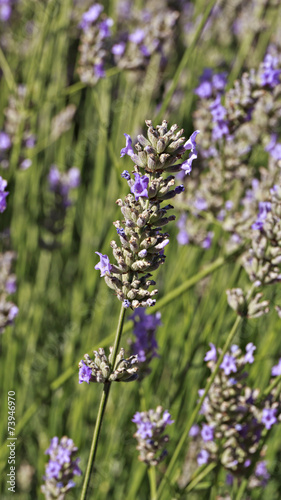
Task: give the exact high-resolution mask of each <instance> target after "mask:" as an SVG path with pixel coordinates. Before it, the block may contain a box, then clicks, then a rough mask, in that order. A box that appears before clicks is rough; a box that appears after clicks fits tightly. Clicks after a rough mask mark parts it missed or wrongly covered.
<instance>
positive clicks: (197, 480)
mask: <svg viewBox="0 0 281 500" xmlns="http://www.w3.org/2000/svg"><path fill="white" fill-rule="evenodd" d="M216 466H217V464H216V462H212V463H210V464H208V465H207V467H205V468H204V469H203V470H201V472H200V473H199V474H197V475H196V476H195V477H194V478H193V479H192V480H191V481H190V482H189V483H188V484H187V485H186V486H185V488H184V490H185V491H186V492H190V491H192V490H193V489H194V488H195V487H196V486H197V484H198V483H200V481H201V480H202V479H204V477H205V476H207V475H208V474H209V472H211V471H212V470H213V469H214V468H215V467H216ZM197 470H198V471H200V469H197Z"/></svg>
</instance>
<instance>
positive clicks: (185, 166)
mask: <svg viewBox="0 0 281 500" xmlns="http://www.w3.org/2000/svg"><path fill="white" fill-rule="evenodd" d="M199 132H200V130H195V131H194V132H193V133H192V134H191V136H190V137H189V139H188V140H187V141H186V142H185V144H184V145H183V149H184V151H188V150H189V149H191V153H190V155H189V158H188V159H187V160H185V161H184V162H183V163H182V164H181V169H182V170H183V171H184V172H185V174H190V172H191V170H192V162H193V160H196V158H197V155H198V153H197V150H196V142H195V139H196V136H197V134H199Z"/></svg>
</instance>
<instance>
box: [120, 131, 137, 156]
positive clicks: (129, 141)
mask: <svg viewBox="0 0 281 500" xmlns="http://www.w3.org/2000/svg"><path fill="white" fill-rule="evenodd" d="M124 136H125V137H126V146H125V148H123V149H121V155H120V158H123V156H125V155H128V156H133V155H134V150H133V147H132V139H131V137H130V136H129V134H124Z"/></svg>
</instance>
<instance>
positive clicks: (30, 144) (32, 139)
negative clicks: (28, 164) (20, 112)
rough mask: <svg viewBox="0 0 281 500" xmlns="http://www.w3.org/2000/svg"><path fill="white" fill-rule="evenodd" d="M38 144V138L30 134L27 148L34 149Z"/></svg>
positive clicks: (27, 139)
mask: <svg viewBox="0 0 281 500" xmlns="http://www.w3.org/2000/svg"><path fill="white" fill-rule="evenodd" d="M35 144H36V137H35V135H33V134H30V135H29V136H28V137H27V138H26V139H25V147H26V148H28V149H32V148H34V146H35Z"/></svg>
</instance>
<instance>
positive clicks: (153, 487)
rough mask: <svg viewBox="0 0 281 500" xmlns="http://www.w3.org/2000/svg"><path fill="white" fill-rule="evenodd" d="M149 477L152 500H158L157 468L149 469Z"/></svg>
mask: <svg viewBox="0 0 281 500" xmlns="http://www.w3.org/2000/svg"><path fill="white" fill-rule="evenodd" d="M147 472H148V477H149V484H150V500H156V490H157V488H156V470H155V467H152V466H150V467H148V470H147Z"/></svg>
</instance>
